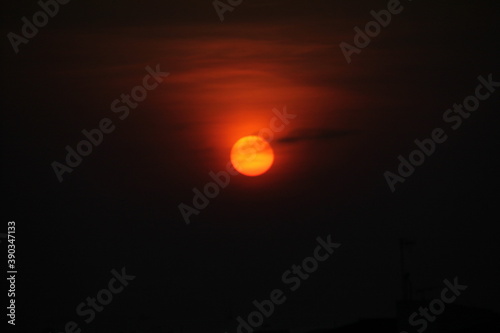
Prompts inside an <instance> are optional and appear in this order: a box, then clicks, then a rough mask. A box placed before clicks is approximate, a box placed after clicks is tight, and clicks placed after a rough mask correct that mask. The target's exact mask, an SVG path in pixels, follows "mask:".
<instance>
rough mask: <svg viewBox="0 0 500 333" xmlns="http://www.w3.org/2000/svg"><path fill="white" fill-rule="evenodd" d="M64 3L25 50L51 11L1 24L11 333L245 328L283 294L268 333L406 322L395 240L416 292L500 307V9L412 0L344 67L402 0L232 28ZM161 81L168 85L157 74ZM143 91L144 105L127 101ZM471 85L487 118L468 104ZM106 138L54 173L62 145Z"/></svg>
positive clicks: (264, 8) (180, 11)
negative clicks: (12, 258)
mask: <svg viewBox="0 0 500 333" xmlns="http://www.w3.org/2000/svg"><path fill="white" fill-rule="evenodd" d="M43 1H44V0H43ZM61 1H62V0H61ZM393 1H395V0H392V1H389V2H393ZM237 2H238V1H236V0H234V1H233V3H237ZM222 3H227V2H226V1H222ZM59 7H60V8H59V12H58V13H57V14H56V15H54V17H53V18H50V19H49V21H48V23H47V24H46V25H45V26H43V27H40V28H38V30H39V31H38V33H37V34H36V36H34V37H32V38H28V39H27V41H28V42H27V43H20V44H18V45H17V46H16V47H13V44H12V43H11V41H10V40H9V37H8V36H9V33H11V32H12V33H14V34H17V35H19V36H21V35H22V31H21V30H22V27H23V24H24V23H23V21H22V20H21V19H22V18H23V17H27V18H28V20H30V21H32V20H33V14H35V13H36V12H37V11H40V10H41V7H40V5H39V4H38V3H37V1H34V0H18V1H10V2H8V3H5V4H3V9H2V19H1V28H2V34H3V36H4V38H3V43H2V54H3V61H2V73H3V75H2V99H1V109H2V118H3V121H2V135H3V136H2V161H3V162H2V192H3V200H2V201H3V207H4V208H3V209H2V216H3V218H2V222H1V225H0V233H7V222H8V221H15V222H16V233H15V237H16V241H15V245H16V266H17V271H18V274H17V280H16V297H15V300H16V325H15V328H14V327H13V326H12V325H8V324H7V323H6V322H7V320H8V317H6V316H5V312H2V320H3V321H4V323H2V325H4V324H5V325H7V326H8V327H9V329H10V330H12V331H18V332H53V333H56V332H57V333H59V332H64V328H65V325H66V323H67V322H70V321H74V322H75V323H76V324H78V327H79V328H80V329H81V332H83V333H86V332H89V333H90V332H126V333H131V332H136V333H147V332H180V331H182V332H198V331H199V332H206V331H213V332H220V333H223V332H228V333H233V332H236V331H237V330H236V329H237V327H238V321H237V317H238V316H241V317H243V318H247V316H248V314H249V313H250V312H252V311H255V306H254V305H253V304H252V302H253V301H254V300H258V301H262V300H264V299H269V298H270V294H271V292H272V291H273V290H274V289H280V290H282V291H283V292H284V295H285V296H286V301H285V302H284V303H283V304H281V305H276V307H275V310H274V313H273V314H272V315H271V316H270V317H269V318H266V319H265V322H264V324H263V325H262V326H261V327H260V328H259V329H263V328H264V329H269V330H278V329H287V330H293V331H294V332H295V330H297V331H300V332H306V331H308V330H313V329H318V328H335V327H340V326H343V325H348V324H351V323H355V322H357V321H358V320H360V319H362V318H390V317H395V316H396V312H397V311H396V302H397V301H398V300H401V299H402V298H403V294H402V278H401V260H400V257H401V251H400V241H401V240H402V239H405V240H407V241H409V242H411V243H413V244H414V245H413V246H412V247H411V255H409V256H407V257H406V259H405V260H406V261H405V265H407V266H408V267H409V273H410V279H411V282H412V285H413V291H414V295H413V298H414V299H415V298H418V297H425V299H428V300H429V301H430V300H432V299H434V298H436V297H439V295H440V292H441V290H442V289H443V287H444V284H443V280H444V279H448V280H450V281H452V280H453V279H454V278H455V277H458V281H459V282H460V283H462V284H465V285H467V286H468V288H467V290H465V291H464V292H463V293H462V295H460V296H459V297H458V298H457V300H456V303H455V304H457V305H462V306H464V307H469V308H476V309H481V310H484V311H486V310H493V311H496V312H500V306H499V303H498V296H500V295H499V294H500V293H499V290H500V288H499V287H498V281H500V266H499V254H500V242H499V231H500V228H499V227H498V220H499V219H498V199H499V196H498V186H499V185H500V184H499V178H498V170H499V167H500V160H499V159H498V151H499V147H500V138H499V135H498V133H499V131H498V127H499V125H500V116H499V113H498V110H499V108H498V107H499V106H500V66H499V59H500V38H499V37H498V34H499V32H500V20H499V19H498V18H499V14H500V11H499V6H498V1H486V0H479V1H474V2H472V1H452V0H440V1H431V0H413V1H409V0H401V3H400V6H399V7H398V8H399V13H398V14H392V15H391V21H390V23H388V24H387V26H386V27H381V28H380V32H379V33H376V34H372V35H374V36H373V37H369V38H370V41H369V43H368V45H366V47H358V48H357V50H358V51H357V52H354V53H351V55H350V63H349V62H348V61H347V60H346V57H345V55H344V53H343V51H342V48H341V47H340V45H342V44H341V43H348V44H350V45H351V46H352V47H355V41H354V39H355V36H356V31H355V30H354V29H355V27H359V28H360V29H361V31H364V30H365V25H366V24H367V23H368V22H370V21H373V20H374V18H373V16H372V15H371V14H370V12H371V11H372V10H373V11H375V12H379V11H381V10H386V9H387V8H388V1H379V0H377V1H367V0H366V1H348V0H315V1H298V0H297V1H294V0H269V1H264V0H244V1H242V2H241V4H240V5H237V6H235V7H234V8H233V10H232V11H226V12H225V13H224V14H223V16H224V21H223V22H221V20H220V18H219V16H218V14H217V11H216V10H215V8H214V5H213V3H212V1H211V0H203V1H202V0H191V1H170V0H162V1H159V0H146V1H131V0H122V1H104V0H101V1H97V0H88V1H77V0H73V1H70V2H69V3H67V4H64V5H63V4H60V5H59ZM16 48H18V52H17V53H16V52H15V49H16ZM152 71H157V72H158V71H161V72H162V73H168V75H167V74H163V76H162V77H160V76H157V77H156V79H155V78H154V77H152V76H150V78H149V80H145V79H144V78H145V76H147V75H151V74H150V73H151V72H152ZM479 77H482V79H479ZM488 80H489V81H490V83H489V84H487V85H485V82H487V81H488ZM144 82H146V84H147V85H149V86H150V87H152V86H154V88H152V89H150V90H149V89H148V90H147V96H145V97H144V100H142V101H140V102H137V104H135V102H133V101H132V102H129V103H131V104H127V103H126V102H125V101H123V100H122V96H125V95H130V94H131V92H132V91H133V89H134V88H135V87H137V86H142V85H143V84H145V83H144ZM491 82H493V83H491ZM495 82H496V83H495ZM479 85H482V88H477V87H478V86H479ZM478 89H479V91H480V93H481V96H487V97H484V98H482V99H483V100H480V101H479V104H478V105H476V106H475V107H474V109H476V108H477V110H475V111H471V112H468V111H467V110H465V109H464V108H463V109H462V111H461V112H462V113H460V112H458V111H456V112H455V111H453V110H454V108H455V106H454V104H462V103H464V101H465V100H468V101H469V102H470V101H474V100H476V101H477V100H479V99H477V98H472V99H471V98H468V97H469V96H477V91H478ZM467 98H468V99H467ZM117 100H118V101H117ZM115 101H117V102H116V103H115ZM471 104H473V102H471ZM467 108H470V106H467ZM285 110H286V113H285ZM448 110H450V111H448ZM464 110H465V111H464ZM278 114H280V115H281V116H282V117H281V118H280V119H279V121H276V120H273V118H276V117H277V115H278ZM283 114H288V115H289V116H288V118H287V117H284V116H283ZM278 118H279V117H278ZM103 119H104V123H105V125H104V126H103V125H102V124H103V123H102V121H103ZM106 119H108V120H106ZM271 123H274V124H277V125H278V126H279V127H280V130H279V131H271V132H273V137H272V139H271V140H269V141H270V145H271V147H272V149H273V151H274V164H273V165H272V167H271V168H270V169H269V171H267V172H266V173H264V174H263V175H261V176H257V177H247V176H245V175H235V176H230V181H229V184H228V185H227V186H226V187H225V188H220V189H219V191H218V192H219V193H218V195H215V197H213V198H209V199H208V201H209V202H208V204H207V205H206V207H204V208H203V209H197V214H192V215H190V216H189V224H187V223H186V219H185V218H184V217H183V215H182V213H181V210H180V208H179V205H181V204H185V205H188V206H191V207H194V206H193V197H194V196H195V193H194V192H193V189H197V190H200V191H202V192H203V190H204V187H205V185H206V184H207V183H210V182H212V181H213V179H212V177H211V176H210V173H211V172H213V173H215V174H217V173H219V172H221V171H224V170H226V169H227V165H228V162H229V161H230V152H231V148H232V146H233V144H234V143H235V142H236V141H237V140H238V139H239V138H241V137H244V136H247V135H258V134H259V133H262V129H265V128H269V127H270V126H271V125H270V124H271ZM282 125H283V126H282ZM100 127H104V128H107V130H108V132H109V133H103V134H102V138H100V139H99V140H98V141H100V143H99V144H98V145H92V152H91V153H90V154H88V155H87V156H83V157H82V158H81V163H79V164H78V165H77V166H75V167H73V168H71V169H72V171H71V172H64V173H62V174H61V175H60V176H59V177H58V175H57V172H56V171H55V170H54V162H57V163H60V164H58V165H67V161H66V155H67V154H68V151H67V150H66V147H67V146H69V147H71V149H75V150H76V149H77V145H78V143H79V142H80V141H82V140H86V137H85V135H84V134H83V133H82V131H83V130H86V131H92V130H94V129H96V128H100ZM436 128H437V129H441V130H442V131H441V135H437V136H438V137H440V138H441V139H443V137H446V140H444V139H443V140H442V141H444V142H442V143H433V144H432V145H434V146H435V147H434V148H433V149H432V150H433V152H432V154H430V156H426V155H424V154H421V155H418V154H417V153H415V154H413V155H412V156H414V157H415V156H417V155H418V156H424V160H423V161H422V163H421V164H420V165H418V166H415V167H414V171H413V172H412V173H411V172H409V173H411V175H409V176H408V177H405V178H406V179H405V181H404V182H396V183H394V184H395V185H394V187H393V189H395V190H394V191H392V190H391V186H390V184H389V183H390V181H389V182H388V180H387V174H388V173H387V172H390V173H392V174H393V175H396V176H398V177H401V175H398V166H399V164H400V163H401V162H400V160H398V157H399V156H401V158H404V159H406V160H408V159H409V158H410V155H411V153H412V152H413V151H414V150H416V149H418V146H417V144H416V143H415V141H416V140H419V142H424V141H425V142H427V143H428V142H429V141H428V140H429V138H432V136H433V132H434V131H435V129H436ZM438 132H439V130H438ZM435 136H436V135H435ZM426 140H427V141H426ZM428 147H429V146H428ZM416 154H417V155H416ZM417 159H418V158H417ZM403 169H404V167H403ZM60 180H62V181H60ZM328 235H331V236H330V237H331V240H332V241H333V242H334V243H339V244H341V245H340V246H339V247H338V248H336V249H335V251H334V252H333V253H332V254H331V255H330V257H329V258H328V259H327V260H325V261H323V262H319V264H318V269H317V270H316V271H315V272H313V273H311V274H310V276H309V277H308V278H307V279H305V280H303V281H302V283H301V285H300V287H299V288H298V289H297V290H296V291H291V290H290V285H287V284H285V283H284V282H283V281H282V275H283V274H284V273H285V272H286V271H287V270H289V269H291V267H292V265H294V264H297V265H300V264H301V263H302V261H303V260H304V259H305V258H307V257H310V256H313V253H314V250H315V248H316V246H317V245H318V241H317V238H318V237H320V238H322V239H324V240H326V238H327V236H328ZM0 240H1V241H2V243H1V245H0V247H1V248H2V253H3V254H2V259H1V261H2V265H1V267H2V271H3V273H2V274H4V276H5V275H7V273H6V271H7V268H6V265H5V264H6V263H7V244H8V242H7V239H5V238H2V239H0ZM325 251H326V250H325ZM325 253H326V252H325ZM122 268H125V269H126V272H127V274H128V275H132V276H135V279H133V280H131V281H129V282H128V285H127V286H125V287H124V288H123V290H122V291H121V292H119V293H117V294H115V295H114V296H113V300H112V301H111V302H110V303H109V304H108V305H105V306H104V310H103V311H102V312H96V315H95V318H94V319H93V320H91V322H90V323H85V320H84V319H85V318H88V316H79V315H78V314H77V312H76V311H75V309H76V308H77V307H78V305H79V304H80V303H82V302H86V299H87V297H96V295H97V294H98V292H99V291H100V290H101V289H104V288H108V283H109V281H110V279H111V278H113V276H114V275H113V273H112V270H116V271H118V272H120V271H121V270H122ZM2 288H4V289H3V290H2V295H4V296H3V298H2V307H3V308H4V309H5V307H6V306H8V304H9V303H8V302H9V300H8V298H7V296H6V294H7V291H8V289H9V288H8V285H7V284H6V283H5V284H4V285H2ZM424 289H425V290H427V292H426V294H425V295H424V296H422V295H420V296H419V292H418V291H419V290H424ZM420 294H422V293H420ZM427 304H428V302H427ZM416 310H417V309H415V311H416ZM3 311H5V310H3ZM459 319H460V318H457V320H459ZM429 325H432V324H429ZM398 332H399V331H398ZM412 332H416V330H415V329H414V330H413V331H412ZM429 332H431V331H430V330H429ZM75 333H78V332H77V331H75ZM245 333H248V332H245Z"/></svg>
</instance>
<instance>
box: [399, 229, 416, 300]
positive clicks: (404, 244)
mask: <svg viewBox="0 0 500 333" xmlns="http://www.w3.org/2000/svg"><path fill="white" fill-rule="evenodd" d="M414 246H415V242H414V241H412V240H409V239H406V238H401V239H400V240H399V250H400V253H401V288H402V290H401V291H402V295H401V297H402V299H403V300H405V301H411V300H412V298H413V285H412V282H411V276H410V269H409V268H408V259H409V257H410V252H411V250H412V248H413V247H414Z"/></svg>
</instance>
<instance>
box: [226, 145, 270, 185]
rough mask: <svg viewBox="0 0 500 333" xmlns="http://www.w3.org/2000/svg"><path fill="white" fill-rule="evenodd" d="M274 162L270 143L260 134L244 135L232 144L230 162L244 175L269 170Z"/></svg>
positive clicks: (253, 174) (256, 174)
mask: <svg viewBox="0 0 500 333" xmlns="http://www.w3.org/2000/svg"><path fill="white" fill-rule="evenodd" d="M273 162H274V152H273V149H272V148H271V145H270V144H269V143H268V142H267V141H266V140H264V139H263V138H261V137H260V136H256V135H251V136H245V137H243V138H241V139H239V140H238V141H236V143H235V144H234V145H233V149H231V163H232V164H233V166H234V168H235V169H236V170H238V172H239V173H241V174H244V175H245V176H259V175H262V174H263V173H264V172H266V171H267V170H269V168H270V167H271V165H273Z"/></svg>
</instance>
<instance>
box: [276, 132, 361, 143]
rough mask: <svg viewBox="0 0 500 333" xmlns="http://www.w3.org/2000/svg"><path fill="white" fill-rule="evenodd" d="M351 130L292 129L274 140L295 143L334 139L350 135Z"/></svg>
mask: <svg viewBox="0 0 500 333" xmlns="http://www.w3.org/2000/svg"><path fill="white" fill-rule="evenodd" d="M353 133H354V131H352V130H339V129H330V128H303V129H297V130H294V131H293V132H292V133H291V134H290V135H289V136H286V137H284V138H281V139H278V140H276V141H277V142H279V143H284V144H288V143H296V142H301V141H319V140H334V139H338V138H341V137H345V136H348V135H352V134H353Z"/></svg>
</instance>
